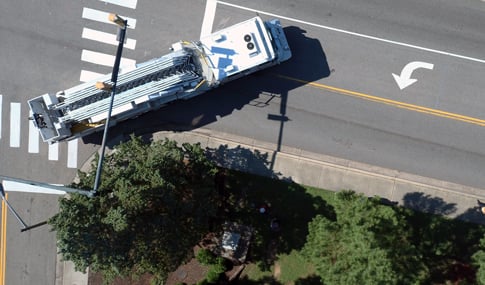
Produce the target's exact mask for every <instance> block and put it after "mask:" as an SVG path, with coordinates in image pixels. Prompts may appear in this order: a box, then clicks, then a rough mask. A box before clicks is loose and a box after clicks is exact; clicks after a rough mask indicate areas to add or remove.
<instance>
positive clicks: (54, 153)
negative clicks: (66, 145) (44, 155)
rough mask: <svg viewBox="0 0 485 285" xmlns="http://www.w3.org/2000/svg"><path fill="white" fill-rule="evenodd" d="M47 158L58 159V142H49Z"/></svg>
mask: <svg viewBox="0 0 485 285" xmlns="http://www.w3.org/2000/svg"><path fill="white" fill-rule="evenodd" d="M49 160H59V143H53V144H49Z"/></svg>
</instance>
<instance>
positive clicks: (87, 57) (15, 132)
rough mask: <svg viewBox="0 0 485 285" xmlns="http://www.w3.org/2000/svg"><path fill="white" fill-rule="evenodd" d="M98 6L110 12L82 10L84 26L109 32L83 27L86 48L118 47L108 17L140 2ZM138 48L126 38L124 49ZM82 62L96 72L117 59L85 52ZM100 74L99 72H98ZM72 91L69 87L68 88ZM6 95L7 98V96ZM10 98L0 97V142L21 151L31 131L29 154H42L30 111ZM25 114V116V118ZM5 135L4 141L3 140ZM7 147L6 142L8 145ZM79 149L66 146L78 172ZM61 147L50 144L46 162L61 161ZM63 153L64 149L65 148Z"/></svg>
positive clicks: (132, 23)
mask: <svg viewBox="0 0 485 285" xmlns="http://www.w3.org/2000/svg"><path fill="white" fill-rule="evenodd" d="M99 2H101V3H103V4H109V5H106V6H104V7H107V9H108V8H109V12H108V11H102V10H97V9H93V8H91V7H83V11H82V16H81V17H82V19H83V22H85V23H89V21H96V22H100V23H103V24H107V25H106V30H105V31H101V30H94V29H92V28H87V27H84V28H83V30H82V34H81V38H82V39H84V40H86V41H84V42H83V43H85V46H87V47H89V46H90V43H93V42H97V43H103V44H107V45H111V46H117V45H118V41H117V40H116V34H113V33H112V32H113V26H111V25H113V23H112V22H110V21H109V20H108V15H109V14H110V13H115V14H119V13H117V11H116V10H117V8H116V6H119V7H122V8H123V9H124V10H123V11H126V9H125V8H128V9H133V10H134V9H136V6H137V2H138V1H137V0H99ZM119 15H120V16H121V17H122V18H124V19H126V20H127V21H128V28H129V29H135V28H136V19H135V18H132V17H129V16H124V15H123V14H119ZM135 47H136V40H135V39H133V38H127V39H126V41H125V43H124V48H127V49H130V50H134V49H135ZM80 56H81V61H84V62H88V63H90V65H89V66H92V67H93V68H96V66H108V67H112V66H113V64H114V60H115V56H114V55H112V54H104V53H101V52H98V51H95V50H91V49H83V50H82V52H81V55H80ZM135 64H136V61H135V60H133V59H129V58H123V57H122V58H121V63H120V68H121V69H122V70H123V69H131V68H133V67H134V66H135ZM99 71H100V70H99ZM103 74H104V73H99V72H97V70H85V69H82V70H81V74H80V77H79V81H81V82H86V81H91V80H94V79H96V78H98V77H100V76H102V75H103ZM68 87H70V86H68ZM4 95H5V96H4ZM7 98H8V96H7V94H0V142H1V141H3V139H4V138H3V137H5V139H6V138H7V137H8V143H9V146H10V148H14V149H20V148H21V146H22V145H23V142H22V132H23V131H28V140H27V144H28V145H27V152H28V153H29V154H33V155H35V154H39V152H40V151H41V148H40V144H41V143H42V142H41V140H40V134H39V132H38V130H37V129H36V128H35V126H34V124H33V122H32V121H31V120H27V116H26V114H27V113H26V112H27V110H28V109H29V108H28V107H27V105H26V104H25V103H20V102H9V101H8V100H7ZM2 112H4V113H3V114H5V115H7V114H8V115H7V116H8V119H9V122H8V123H7V124H9V125H7V126H8V127H9V128H8V130H7V129H6V128H4V129H2V127H5V126H4V124H3V123H4V122H2ZM22 114H24V115H22ZM2 135H3V137H2ZM5 143H6V142H5ZM78 148H79V141H78V140H77V139H75V140H71V141H69V142H67V162H65V163H66V166H67V168H78ZM59 149H60V148H59V143H54V144H49V145H48V149H47V151H48V155H47V158H48V160H50V161H58V160H59ZM62 149H64V148H62Z"/></svg>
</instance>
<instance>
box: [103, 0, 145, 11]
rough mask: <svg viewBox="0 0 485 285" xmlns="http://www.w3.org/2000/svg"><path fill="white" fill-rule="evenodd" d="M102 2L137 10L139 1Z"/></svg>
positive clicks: (104, 0)
mask: <svg viewBox="0 0 485 285" xmlns="http://www.w3.org/2000/svg"><path fill="white" fill-rule="evenodd" d="M100 1H101V2H105V3H110V4H114V5H118V6H123V7H126V8H131V9H136V4H137V2H138V0H100Z"/></svg>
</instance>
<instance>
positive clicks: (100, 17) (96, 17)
mask: <svg viewBox="0 0 485 285" xmlns="http://www.w3.org/2000/svg"><path fill="white" fill-rule="evenodd" d="M109 14H110V13H108V12H104V11H100V10H95V9H91V8H86V7H84V8H83V15H82V17H83V18H84V19H88V20H93V21H98V22H101V23H106V24H111V25H116V24H115V23H112V22H111V21H110V20H108V17H109ZM120 17H121V18H123V19H125V20H127V21H128V28H129V29H134V28H135V27H136V19H133V18H130V17H126V16H122V15H120Z"/></svg>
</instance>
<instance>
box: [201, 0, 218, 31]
mask: <svg viewBox="0 0 485 285" xmlns="http://www.w3.org/2000/svg"><path fill="white" fill-rule="evenodd" d="M206 1H207V2H206V3H205V12H204V20H203V21H202V28H201V30H200V38H202V37H204V36H207V35H210V34H211V33H212V25H213V23H214V17H215V16H216V7H217V0H206Z"/></svg>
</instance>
